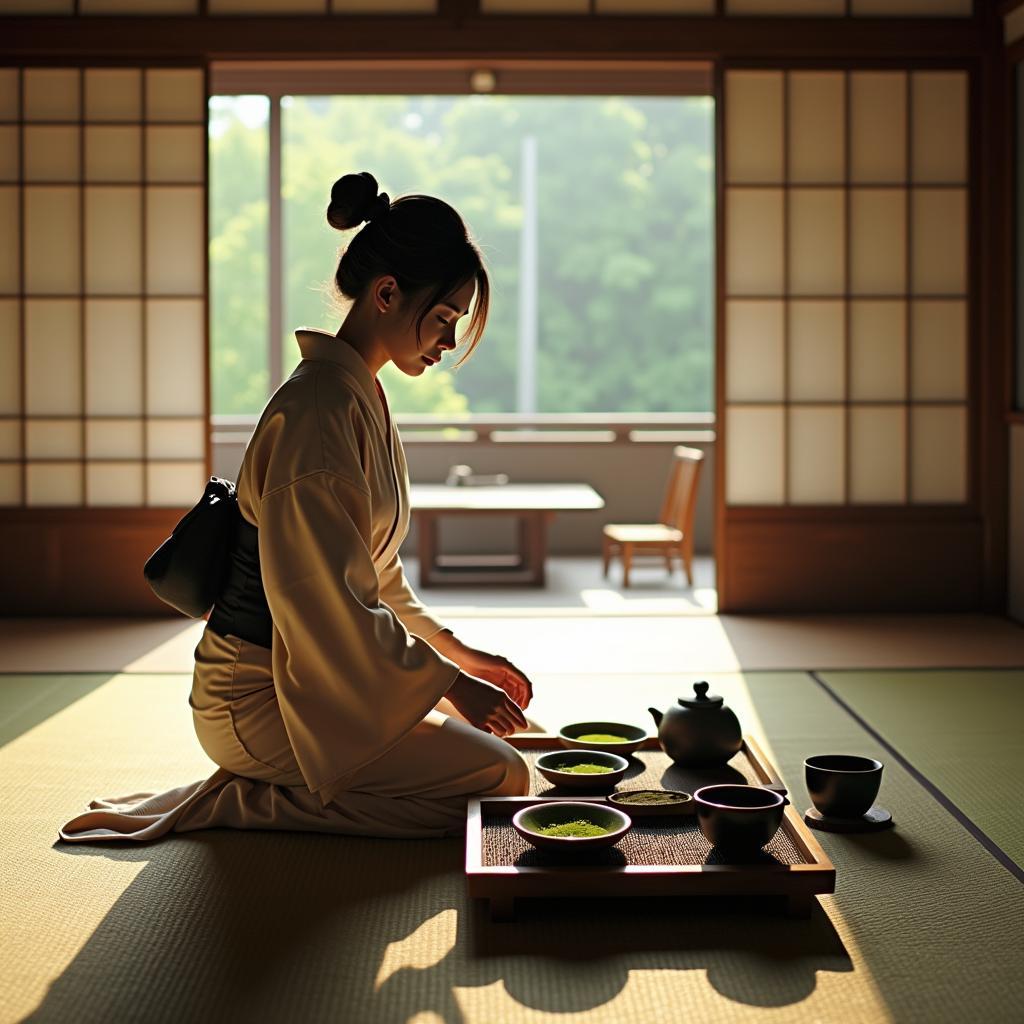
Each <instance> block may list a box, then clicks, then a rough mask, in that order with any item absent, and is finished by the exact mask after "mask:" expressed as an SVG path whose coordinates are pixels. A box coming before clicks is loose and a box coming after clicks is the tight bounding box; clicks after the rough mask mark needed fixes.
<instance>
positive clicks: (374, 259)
mask: <svg viewBox="0 0 1024 1024" xmlns="http://www.w3.org/2000/svg"><path fill="white" fill-rule="evenodd" d="M363 221H366V222H367V224H366V226H365V227H363V228H361V229H360V230H359V231H358V232H357V233H356V234H355V235H354V236H353V237H352V239H351V240H350V241H349V243H348V244H347V245H346V246H345V247H344V248H343V249H341V250H339V256H340V258H339V260H338V267H337V270H336V271H335V273H334V286H335V288H336V289H337V292H338V293H339V294H340V295H342V296H344V297H346V298H349V299H358V298H359V297H360V296H361V295H363V294H364V293H365V292H366V290H367V288H368V287H369V285H370V282H371V281H373V279H374V278H376V277H379V276H381V275H382V274H390V275H391V276H393V277H394V278H395V280H396V281H397V282H398V287H399V288H401V289H402V291H403V292H404V293H406V294H410V295H411V294H416V293H418V292H426V299H425V301H424V303H423V304H422V305H421V306H420V308H419V310H418V313H419V317H418V319H417V320H416V339H417V342H418V341H419V340H420V328H421V326H422V324H423V320H424V318H425V317H426V316H427V314H428V313H429V312H430V310H431V309H432V308H433V307H434V306H435V305H437V303H439V302H440V301H441V300H442V299H445V298H447V297H449V296H450V295H451V294H452V293H453V292H455V291H457V290H458V289H459V288H461V287H462V286H463V285H464V284H465V283H466V282H467V281H469V280H470V279H472V278H475V280H476V301H475V303H474V304H473V312H472V315H471V317H470V321H469V327H468V328H467V330H466V333H465V335H464V338H463V340H468V347H467V349H466V354H465V355H464V356H463V358H462V359H461V360H460V362H463V361H465V359H466V358H468V356H469V354H470V353H471V352H472V351H473V349H474V348H476V346H477V343H478V342H479V341H480V337H481V335H482V334H483V330H484V325H485V324H486V322H487V313H488V309H489V306H490V282H489V279H488V276H487V270H486V268H485V266H484V260H483V256H482V254H481V252H480V250H479V248H478V247H477V245H476V243H475V242H474V240H473V239H472V237H471V236H470V233H469V231H468V229H467V228H466V225H465V224H464V223H463V220H462V218H461V217H460V216H459V214H458V213H457V212H456V211H455V209H453V208H452V207H451V206H449V205H448V203H446V202H445V201H444V200H443V199H437V198H435V197H434V196H425V195H403V196H399V197H398V199H396V200H395V201H394V202H391V199H390V197H389V196H388V194H387V192H381V193H380V194H379V195H378V193H377V179H376V178H374V176H373V175H372V174H370V173H369V171H360V172H358V173H356V174H345V175H343V176H342V177H340V178H339V179H338V180H337V181H336V182H335V183H334V186H333V187H332V188H331V201H330V204H329V205H328V207H327V222H328V224H330V225H331V227H333V228H337V229H338V230H339V231H347V230H349V229H351V228H354V227H357V226H358V225H359V224H362V223H363Z"/></svg>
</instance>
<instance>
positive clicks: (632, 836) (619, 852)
mask: <svg viewBox="0 0 1024 1024" xmlns="http://www.w3.org/2000/svg"><path fill="white" fill-rule="evenodd" d="M511 742H512V743H513V745H514V746H515V747H516V748H517V749H519V750H520V751H521V752H522V753H523V754H524V756H525V757H526V758H527V760H528V761H532V760H533V759H535V757H536V755H537V753H540V752H543V751H546V750H553V749H559V747H560V745H559V743H558V739H557V737H555V736H552V735H546V734H534V735H530V734H523V735H520V736H515V737H513V738H512V739H511ZM634 761H635V762H636V763H635V766H634V767H635V770H634V773H633V776H632V779H630V780H628V781H627V782H626V783H624V784H623V786H622V787H620V791H621V790H622V789H628V788H636V786H637V785H643V786H648V785H651V784H653V785H658V781H657V780H658V779H660V778H661V777H662V776H663V775H668V776H671V774H672V773H673V772H678V771H680V769H678V768H676V767H675V766H673V763H672V762H671V761H670V759H669V758H668V756H667V755H666V754H664V753H663V752H662V750H661V748H660V747H659V746H658V741H657V740H656V739H654V738H651V739H649V740H648V741H646V742H645V744H644V746H643V747H642V748H641V749H640V750H638V751H637V752H636V755H634ZM721 771H722V772H724V773H726V774H729V775H731V776H732V777H734V778H735V776H736V775H737V773H738V774H740V775H742V776H743V777H744V778H745V779H746V781H747V782H748V783H749V784H751V785H763V786H766V787H771V788H773V789H775V788H781V782H780V780H779V778H778V774H777V773H776V771H775V769H774V768H773V767H772V766H771V764H770V763H769V762H768V761H767V759H766V758H765V756H764V754H763V753H762V752H761V751H760V749H759V748H758V747H757V745H756V743H754V741H753V740H752V739H750V738H749V737H746V738H745V739H744V742H743V747H742V748H741V749H740V751H739V753H738V754H737V755H736V756H735V757H734V758H732V759H731V760H730V762H729V764H728V765H726V766H725V768H723V769H721ZM652 773H653V775H652ZM534 777H535V783H534V788H535V790H540V791H541V793H542V794H543V795H540V796H525V797H485V798H479V799H474V800H471V801H470V803H469V808H468V812H467V814H468V817H467V822H466V884H467V888H468V891H469V895H470V896H471V897H476V898H482V899H486V900H488V901H489V904H490V916H491V919H492V920H494V921H502V920H510V919H511V918H512V917H513V916H514V912H515V900H516V899H517V898H524V899H525V898H535V899H537V898H546V899H550V898H554V897H584V898H594V897H598V898H602V899H606V898H610V897H625V898H629V897H651V896H725V897H746V896H753V897H764V896H773V897H782V900H780V901H779V902H780V906H781V907H784V909H785V912H786V913H787V914H788V915H790V916H797V917H806V916H807V915H809V914H810V912H811V910H812V908H813V906H814V897H815V896H816V895H817V894H819V893H830V892H834V891H835V880H836V872H835V868H834V867H833V865H832V862H831V861H830V860H829V858H828V857H827V855H826V854H825V852H824V850H822V848H821V846H820V845H819V844H818V842H817V840H816V839H815V838H814V836H813V835H812V834H811V832H810V831H809V830H808V828H807V826H806V825H805V824H804V822H803V821H802V820H801V818H800V816H799V815H798V814H797V813H796V812H795V811H794V809H793V807H792V806H787V807H786V809H785V815H784V817H783V820H782V825H781V827H780V828H779V831H778V832H777V833H776V834H775V837H774V838H773V839H772V840H771V842H770V843H769V844H768V845H767V847H766V848H765V851H764V852H763V853H761V854H759V855H756V856H754V857H751V858H748V859H746V860H744V861H743V862H729V861H726V860H725V859H724V858H723V857H722V856H721V855H720V854H719V853H718V852H717V851H715V850H714V849H713V848H712V847H711V846H710V845H709V844H708V843H707V841H706V840H705V839H704V836H703V835H702V834H701V832H700V830H699V828H698V826H697V822H696V819H695V818H694V817H693V816H692V815H691V816H680V817H678V818H672V817H666V818H655V819H644V818H642V817H639V816H638V817H636V818H634V820H633V827H632V829H631V830H630V831H629V832H628V833H627V834H626V835H625V836H624V837H623V838H622V840H621V841H620V842H619V843H618V844H616V845H615V846H612V847H605V848H604V849H601V850H594V851H593V852H589V853H579V854H568V855H565V854H560V853H550V852H547V851H541V850H537V849H534V848H533V847H532V846H530V844H528V843H527V842H526V841H525V840H524V839H522V838H521V837H520V836H519V835H518V834H517V833H516V832H515V830H514V829H513V828H512V825H511V819H512V815H514V814H515V813H516V812H517V811H519V810H521V809H522V808H524V807H529V806H531V805H534V804H537V803H541V802H543V801H545V800H552V799H555V800H566V799H571V800H580V801H584V802H590V801H593V802H599V803H604V802H605V796H604V795H599V796H581V795H576V794H571V795H570V794H567V793H565V792H564V791H562V790H554V791H552V790H550V789H549V788H547V787H545V786H544V785H543V780H541V784H540V785H539V786H538V784H537V782H536V779H537V778H539V776H538V775H537V773H536V772H534ZM651 778H653V779H655V781H654V782H653V783H651V782H649V781H646V780H649V779H651ZM641 779H644V780H645V781H641ZM670 781H671V782H672V786H671V788H686V787H685V786H681V785H678V784H676V781H675V780H674V779H670ZM709 781H714V780H709ZM667 785H668V783H666V786H667ZM691 785H692V784H691ZM542 787H543V788H542Z"/></svg>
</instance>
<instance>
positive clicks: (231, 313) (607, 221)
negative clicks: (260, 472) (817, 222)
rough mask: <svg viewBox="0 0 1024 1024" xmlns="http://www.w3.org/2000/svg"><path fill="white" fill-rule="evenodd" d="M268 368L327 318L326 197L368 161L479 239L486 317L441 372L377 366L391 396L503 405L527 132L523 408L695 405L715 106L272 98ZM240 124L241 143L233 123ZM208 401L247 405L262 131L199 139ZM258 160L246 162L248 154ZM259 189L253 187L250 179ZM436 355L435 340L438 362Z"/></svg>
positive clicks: (702, 397) (709, 291) (707, 376)
mask: <svg viewBox="0 0 1024 1024" xmlns="http://www.w3.org/2000/svg"><path fill="white" fill-rule="evenodd" d="M283 107H284V108H283V122H282V123H283V153H282V179H283V193H284V260H283V266H284V273H285V279H286V280H285V291H286V296H285V323H286V324H287V325H288V329H287V331H286V337H285V339H284V352H285V372H286V373H287V372H289V371H290V369H291V367H292V366H293V365H294V363H295V361H296V360H297V358H298V351H297V349H296V347H295V342H294V336H293V333H292V332H293V331H294V329H295V328H297V327H300V326H309V327H321V328H325V329H329V330H331V331H334V330H336V329H337V327H338V325H339V324H340V322H341V319H342V318H343V316H344V307H343V306H338V304H337V303H336V302H333V300H332V297H331V285H332V280H331V279H332V276H333V273H334V270H335V268H336V266H337V260H338V256H339V254H340V252H341V251H342V247H343V246H344V245H345V244H346V243H347V241H348V239H349V238H350V237H351V234H352V233H346V234H339V233H338V232H336V231H335V230H334V229H332V228H331V227H330V226H329V225H328V224H327V222H326V220H325V217H324V212H325V209H326V205H327V201H328V198H329V194H330V187H331V185H332V184H333V182H334V181H335V180H336V179H337V178H338V177H339V176H340V175H341V174H343V173H346V172H348V171H353V170H363V169H367V170H370V171H372V172H373V173H374V175H375V176H376V177H377V179H378V181H379V182H380V185H381V188H383V189H384V190H385V191H387V192H389V193H390V194H391V196H392V198H394V197H396V196H398V195H401V194H403V193H409V192H423V193H427V194H431V195H436V196H439V197H441V198H443V199H445V200H447V201H448V202H450V203H451V204H452V205H453V206H455V208H456V209H458V210H459V212H460V213H461V214H462V215H463V217H464V218H465V220H466V221H467V223H468V225H469V227H470V229H471V231H472V233H473V234H474V237H475V238H476V239H477V242H478V244H479V245H480V247H481V249H482V250H483V252H484V256H485V259H486V260H487V263H488V270H489V272H490V275H491V283H492V303H491V318H490V320H489V322H488V326H487V330H486V332H485V335H484V338H483V340H482V341H481V343H480V345H479V347H478V348H477V350H476V352H474V354H473V356H472V357H471V358H470V359H469V361H468V362H466V363H465V364H464V365H463V366H461V367H459V368H458V369H456V370H451V369H441V368H438V369H434V370H432V371H428V372H426V373H424V374H422V375H421V376H420V377H418V378H409V377H406V376H405V375H404V374H402V373H400V372H399V371H397V370H395V369H394V367H393V366H392V365H390V364H389V365H388V366H386V367H385V368H384V370H382V372H381V379H382V382H383V384H384V386H385V388H386V389H387V392H388V396H389V399H390V401H391V404H392V407H393V408H394V409H395V411H397V412H436V413H438V414H442V415H446V416H449V417H451V416H457V415H458V414H459V413H462V412H466V411H468V410H470V409H471V410H472V411H473V412H476V413H485V414H486V413H489V412H512V411H515V408H516V373H517V363H518V355H517V346H518V340H517V318H518V303H519V298H518V287H519V277H520V269H519V241H520V233H521V228H522V222H523V209H522V206H521V202H520V195H521V190H520V161H521V155H520V154H521V144H522V139H523V138H524V136H527V135H532V136H533V137H535V138H536V140H537V149H538V188H539V196H538V223H539V268H538V269H539V274H538V282H537V284H538V308H539V323H538V336H539V343H538V381H537V394H538V411H540V412H638V413H645V412H691V411H707V410H710V409H711V403H712V365H713V336H714V324H713V305H714V304H713V287H712V282H713V278H712V257H713V168H714V160H713V154H712V144H713V143H712V137H713V136H712V122H713V108H712V103H711V101H710V100H709V99H705V98H700V97H698V98H671V97H670V98H663V97H628V98H622V97H516V96H468V97H463V96H460V97H453V96H415V97H393V96H385V97H366V96H334V97H289V98H286V99H285V101H284V105H283ZM246 132H248V135H249V136H258V140H257V141H253V140H252V139H251V138H250V139H249V141H245V140H244V139H242V138H241V137H240V136H242V135H244V134H245V133H246ZM211 149H212V162H213V166H214V174H213V176H212V180H211V188H212V191H213V196H212V204H213V217H212V220H211V224H212V226H213V227H212V231H213V236H214V237H213V239H212V241H211V267H212V268H213V269H214V295H213V299H214V324H215V328H214V348H215V372H214V379H215V386H214V409H215V411H217V412H233V411H258V409H259V408H261V407H262V405H263V402H264V401H265V397H266V392H265V386H266V385H265V381H266V375H265V373H264V374H263V377H262V380H263V382H264V383H263V389H264V390H263V391H262V393H261V390H260V380H261V378H260V373H261V371H260V370H259V359H260V358H262V360H263V362H264V363H265V361H266V360H265V351H266V342H265V341H263V340H261V339H263V338H265V335H266V297H265V295H266V292H265V278H266V265H265V258H264V256H263V251H262V250H263V249H264V248H265V242H262V241H261V240H262V239H265V237H266V204H265V201H264V197H265V189H266V175H265V173H264V172H263V170H262V168H263V166H265V163H266V157H265V153H266V134H265V131H263V132H259V131H250V130H248V129H244V128H242V127H240V126H237V125H235V124H232V125H231V127H230V128H229V129H228V130H227V131H225V132H223V133H222V134H220V135H219V136H217V137H216V138H214V139H212V140H211ZM261 161H262V163H261ZM261 188H262V191H260V189H261ZM458 356H459V352H458V350H457V351H456V353H455V354H454V355H453V356H448V357H446V358H447V360H452V362H454V361H455V360H456V359H457V358H458Z"/></svg>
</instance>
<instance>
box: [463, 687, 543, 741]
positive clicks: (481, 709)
mask: <svg viewBox="0 0 1024 1024" xmlns="http://www.w3.org/2000/svg"><path fill="white" fill-rule="evenodd" d="M445 696H446V697H447V698H448V699H449V700H450V701H451V702H452V703H453V704H454V705H455V707H456V708H457V709H458V711H459V714H461V715H462V716H463V718H465V719H466V720H467V721H468V722H469V723H470V724H471V725H475V726H476V727H477V728H478V729H482V730H483V731H484V732H489V733H493V734H494V735H495V736H509V735H511V734H512V733H514V732H515V731H516V729H526V728H529V723H528V722H527V721H526V716H525V715H524V714H523V712H522V711H521V710H520V708H519V706H518V705H517V704H516V702H515V701H514V700H512V698H511V697H509V695H508V694H507V693H505V691H504V690H502V689H501V688H500V687H498V686H495V685H494V684H493V683H489V682H487V680H486V679H477V678H476V677H475V676H471V675H467V674H466V673H465V672H460V673H459V674H458V675H457V676H456V677H455V682H454V683H452V685H451V686H450V687H449V688H448V692H447V693H446V694H445Z"/></svg>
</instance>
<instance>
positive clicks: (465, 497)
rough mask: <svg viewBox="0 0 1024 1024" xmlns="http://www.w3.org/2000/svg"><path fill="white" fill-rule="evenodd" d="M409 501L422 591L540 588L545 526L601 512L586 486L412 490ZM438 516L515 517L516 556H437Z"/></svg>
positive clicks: (598, 499) (415, 486)
mask: <svg viewBox="0 0 1024 1024" xmlns="http://www.w3.org/2000/svg"><path fill="white" fill-rule="evenodd" d="M409 499H410V503H411V506H412V514H413V516H415V518H416V524H417V532H418V539H419V557H420V578H419V582H420V586H424V587H435V586H444V585H454V586H460V585H461V586H466V585H467V584H484V585H490V584H494V583H519V584H523V585H525V586H534V587H542V586H544V562H545V557H546V555H547V524H548V523H549V522H550V521H551V520H552V519H554V517H555V513H556V512H571V511H586V510H593V509H599V508H604V499H603V498H602V497H601V495H600V494H598V493H597V491H595V490H594V488H593V487H591V486H590V485H589V484H501V485H496V486H487V487H477V486H472V485H470V486H461V487H449V486H447V485H445V484H438V485H434V484H411V485H410V488H409ZM441 516H515V517H516V519H517V520H518V521H519V550H518V552H516V553H515V554H510V555H442V554H441V553H440V552H439V550H438V520H439V519H440V517H441Z"/></svg>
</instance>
